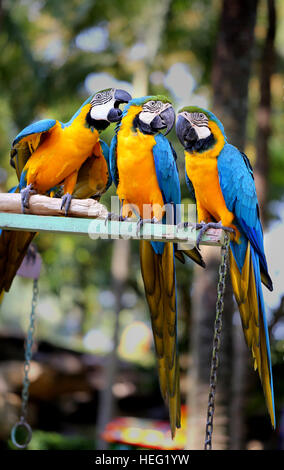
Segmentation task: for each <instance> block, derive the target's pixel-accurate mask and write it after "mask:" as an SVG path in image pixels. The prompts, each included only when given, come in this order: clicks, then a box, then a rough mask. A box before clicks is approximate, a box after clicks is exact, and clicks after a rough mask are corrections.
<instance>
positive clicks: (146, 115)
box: [139, 101, 171, 125]
mask: <svg viewBox="0 0 284 470" xmlns="http://www.w3.org/2000/svg"><path fill="white" fill-rule="evenodd" d="M169 107H171V104H170V103H162V102H161V101H149V102H148V103H145V105H144V106H143V111H141V113H140V114H139V119H140V121H142V122H144V124H148V125H150V123H151V122H152V121H153V119H154V118H155V117H156V116H158V115H159V114H161V112H163V111H165V109H167V108H169Z"/></svg>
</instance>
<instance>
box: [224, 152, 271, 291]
mask: <svg viewBox="0 0 284 470" xmlns="http://www.w3.org/2000/svg"><path fill="white" fill-rule="evenodd" d="M218 174H219V182H220V186H221V190H222V194H223V197H224V199H225V203H226V206H227V208H228V209H229V210H230V211H231V212H233V214H234V215H235V219H236V222H237V224H238V225H239V226H240V227H241V229H242V231H243V233H244V234H245V235H246V237H247V238H248V239H249V241H250V243H251V245H252V246H253V248H254V249H255V251H256V252H257V254H258V256H259V260H260V267H261V277H262V282H263V283H264V284H265V285H266V287H268V288H269V289H270V290H272V289H273V287H272V281H271V279H270V276H269V274H268V267H267V261H266V257H265V253H264V246H263V230H262V226H261V222H260V218H259V206H258V200H257V195H256V189H255V184H254V179H253V171H252V167H251V165H250V162H249V159H248V157H247V156H246V155H245V154H244V153H242V152H240V151H239V150H238V149H237V148H236V147H234V146H233V145H230V144H226V145H225V146H224V148H223V150H222V152H221V153H220V155H219V157H218ZM244 256H245V252H243V257H244Z"/></svg>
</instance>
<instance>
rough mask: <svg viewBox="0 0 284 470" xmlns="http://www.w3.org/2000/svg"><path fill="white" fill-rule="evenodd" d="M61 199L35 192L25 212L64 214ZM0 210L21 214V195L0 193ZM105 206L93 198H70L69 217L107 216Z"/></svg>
mask: <svg viewBox="0 0 284 470" xmlns="http://www.w3.org/2000/svg"><path fill="white" fill-rule="evenodd" d="M61 202H62V200H61V199H60V198H52V197H47V196H40V195H38V194H35V195H33V196H31V197H30V200H29V206H30V208H29V209H26V211H25V213H26V214H34V215H49V216H50V215H52V216H64V212H65V209H60V206H61ZM0 212H9V213H13V214H22V207H21V195H20V194H12V193H1V194H0ZM107 213H108V211H107V208H106V207H105V206H103V205H102V204H100V203H99V202H98V201H95V200H94V199H72V201H71V206H70V209H69V214H68V215H69V216H70V217H89V218H92V219H93V218H95V217H101V218H104V217H106V216H107Z"/></svg>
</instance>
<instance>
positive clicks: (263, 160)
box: [254, 0, 276, 222]
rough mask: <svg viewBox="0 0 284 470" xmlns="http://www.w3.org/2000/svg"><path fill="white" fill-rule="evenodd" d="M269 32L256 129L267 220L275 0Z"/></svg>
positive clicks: (269, 4) (269, 5) (270, 2)
mask: <svg viewBox="0 0 284 470" xmlns="http://www.w3.org/2000/svg"><path fill="white" fill-rule="evenodd" d="M267 13H268V14H267V17H268V24H267V32H266V38H265V42H264V45H263V51H262V57H261V64H260V78H259V82H260V99H259V105H258V110H257V131H256V165H255V168H254V174H255V184H256V189H257V194H258V201H259V205H260V209H261V213H262V219H263V220H264V222H265V218H266V217H265V215H266V214H265V205H266V200H267V183H268V178H267V175H268V172H269V149H268V142H269V137H270V132H271V130H270V119H271V76H272V73H273V68H274V59H275V51H274V40H275V33H276V8H275V0H267Z"/></svg>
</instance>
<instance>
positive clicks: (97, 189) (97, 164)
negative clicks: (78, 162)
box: [51, 139, 112, 200]
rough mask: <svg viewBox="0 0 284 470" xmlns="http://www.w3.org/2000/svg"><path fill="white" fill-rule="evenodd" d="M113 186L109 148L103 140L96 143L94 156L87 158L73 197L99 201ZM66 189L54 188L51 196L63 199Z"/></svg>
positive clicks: (80, 170) (79, 172) (81, 169)
mask: <svg viewBox="0 0 284 470" xmlns="http://www.w3.org/2000/svg"><path fill="white" fill-rule="evenodd" d="M111 184H112V178H111V173H110V167H109V147H108V145H107V144H106V143H105V142H104V141H103V140H101V139H99V140H98V142H97V143H96V145H95V147H94V150H93V155H91V156H90V157H88V158H87V160H86V161H85V162H84V163H83V165H82V166H81V168H80V169H79V171H78V178H77V183H76V185H75V188H74V191H73V194H72V197H73V198H74V199H87V198H92V199H96V200H99V199H100V197H101V196H102V194H103V193H105V192H106V191H107V190H108V188H109V187H110V186H111ZM63 190H64V187H63V186H59V187H56V188H53V190H52V191H51V195H52V196H55V197H62V194H63Z"/></svg>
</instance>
